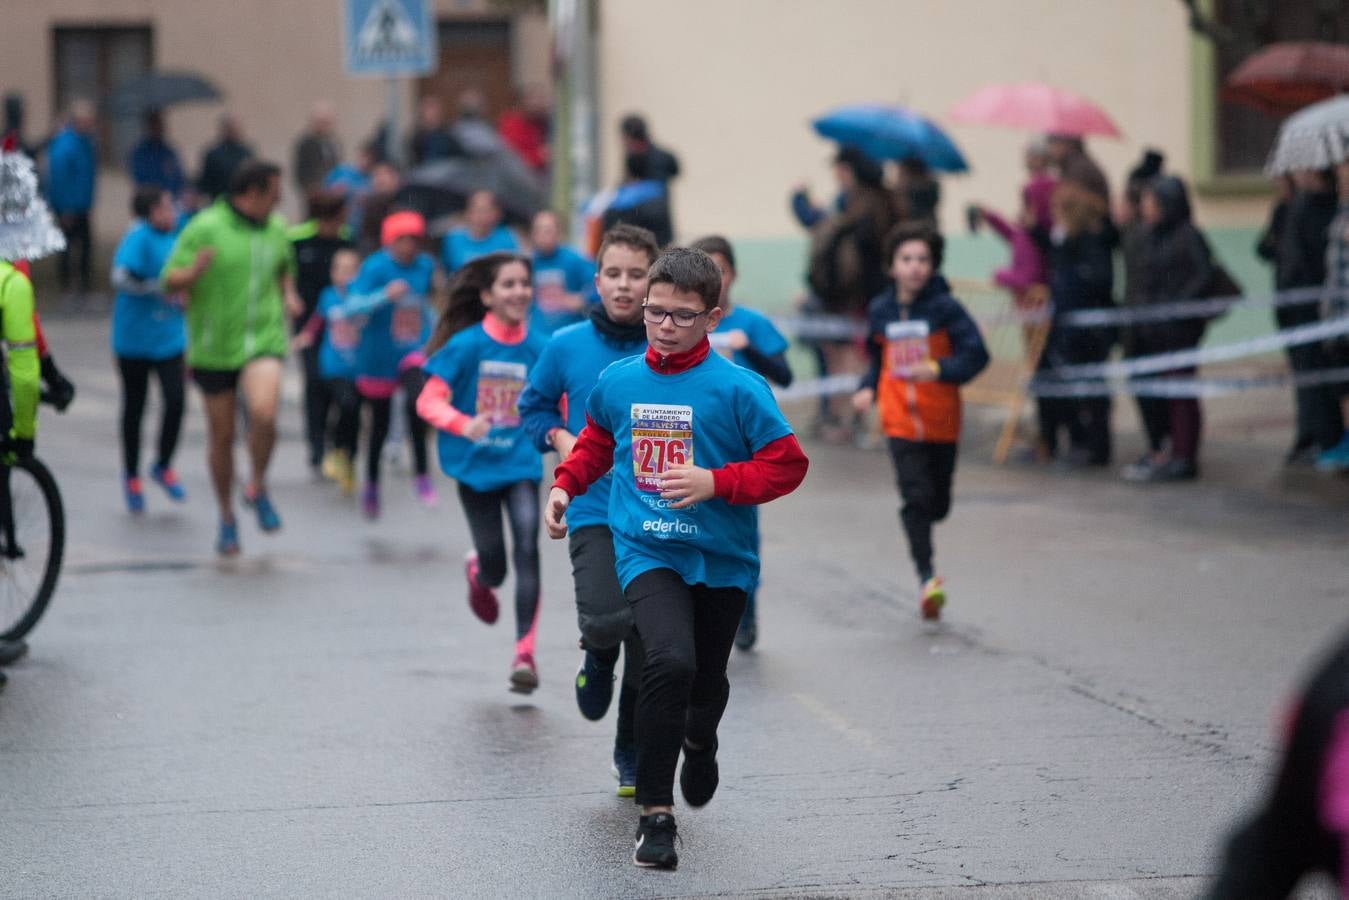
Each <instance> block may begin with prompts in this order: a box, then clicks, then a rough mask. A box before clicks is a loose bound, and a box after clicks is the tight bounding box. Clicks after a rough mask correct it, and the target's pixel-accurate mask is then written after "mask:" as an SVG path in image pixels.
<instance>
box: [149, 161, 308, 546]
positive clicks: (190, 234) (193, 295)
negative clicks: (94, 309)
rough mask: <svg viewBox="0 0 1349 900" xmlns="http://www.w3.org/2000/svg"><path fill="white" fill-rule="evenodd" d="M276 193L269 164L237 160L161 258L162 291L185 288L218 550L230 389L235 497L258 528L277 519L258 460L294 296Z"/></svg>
mask: <svg viewBox="0 0 1349 900" xmlns="http://www.w3.org/2000/svg"><path fill="white" fill-rule="evenodd" d="M280 195H281V170H280V169H279V168H277V167H276V166H275V165H272V164H271V163H266V162H262V161H258V160H253V161H249V162H246V163H244V164H243V165H241V166H240V167H239V168H238V169H237V170H236V171H235V173H234V177H233V178H232V179H231V182H230V190H229V194H228V196H226V197H222V198H220V199H219V200H217V201H216V202H215V203H214V204H213V205H212V206H210V207H208V208H207V209H205V210H202V211H201V212H199V213H198V214H197V215H196V216H194V217H193V218H192V220H191V221H190V222H188V224H187V226H186V227H184V228H183V231H182V234H180V235H179V236H178V241H177V243H176V244H175V245H174V248H173V252H172V254H171V255H170V256H169V260H168V262H167V263H165V266H164V273H163V280H164V287H165V292H166V293H168V294H173V293H178V292H186V296H187V310H186V318H187V364H188V366H189V367H190V368H191V369H192V376H193V378H194V379H195V380H196V382H197V385H198V386H199V387H200V388H201V390H202V393H203V394H204V395H205V404H206V426H207V433H208V438H209V448H210V449H209V451H208V456H207V461H208V463H209V465H210V469H211V481H212V484H213V485H214V487H215V495H216V501H217V503H219V505H220V534H219V538H218V540H217V542H216V551H217V552H218V553H220V554H221V555H222V556H234V555H236V554H238V552H239V530H238V526H237V525H236V523H235V520H234V504H233V500H232V492H233V482H234V423H235V420H236V415H237V402H238V396H239V394H240V393H242V395H243V401H244V405H245V407H246V409H247V411H248V453H249V457H250V459H251V462H252V479H251V481H250V482H249V483H248V485H247V486H246V487H245V489H244V496H245V499H246V500H247V501H248V502H250V503H252V504H253V506H254V508H255V510H256V512H257V515H258V527H260V528H261V529H262V530H263V531H265V532H273V531H276V530H277V529H279V528H280V527H281V517H280V516H279V515H277V512H276V508H275V507H274V506H272V502H271V500H270V498H269V497H268V496H267V480H266V478H267V464H268V462H269V461H270V460H271V456H272V448H273V446H274V445H275V443H276V412H277V406H278V405H279V404H280V399H281V368H282V363H283V361H284V360H285V357H286V350H287V331H286V315H287V313H288V312H289V313H290V314H292V315H294V314H295V311H296V310H297V309H298V308H299V306H300V299H299V297H298V295H297V294H296V293H295V286H294V276H295V255H294V251H293V250H292V249H291V244H290V240H289V239H288V238H287V236H286V225H285V222H284V221H283V220H282V219H281V218H280V217H279V216H274V215H272V211H273V210H274V209H275V208H276V204H277V200H278V199H279V198H280Z"/></svg>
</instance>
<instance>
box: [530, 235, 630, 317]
mask: <svg viewBox="0 0 1349 900" xmlns="http://www.w3.org/2000/svg"><path fill="white" fill-rule="evenodd" d="M529 243H530V244H531V245H532V246H533V248H534V315H533V317H532V319H531V321H530V326H531V327H532V328H533V329H534V330H535V331H537V332H539V333H540V334H543V335H551V334H553V333H554V332H556V331H558V330H559V329H562V328H565V327H567V326H568V325H574V324H576V323H577V322H583V321H585V319H586V313H587V310H589V309H590V307H591V303H592V302H593V301H594V300H595V299H596V294H595V264H594V263H593V262H591V261H590V260H589V259H587V258H586V257H584V256H582V255H581V254H580V253H578V252H577V251H575V250H573V249H572V248H571V247H567V246H564V245H563V244H562V224H561V222H559V221H558V217H557V213H555V212H553V211H552V210H551V209H545V210H543V211H541V212H539V213H538V214H536V215H535V216H534V221H533V223H532V224H531V226H530V229H529ZM648 265H650V263H648Z"/></svg>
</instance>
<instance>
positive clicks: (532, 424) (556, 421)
mask: <svg viewBox="0 0 1349 900" xmlns="http://www.w3.org/2000/svg"><path fill="white" fill-rule="evenodd" d="M552 350H553V347H552V345H551V344H550V345H548V346H546V347H544V348H543V353H541V354H540V355H539V361H538V362H536V363H535V364H534V368H533V370H531V371H530V373H529V383H528V384H527V385H525V389H524V390H523V391H522V392H521V393H520V399H519V400H518V401H517V408H518V409H519V410H520V424H521V425H523V426H524V428H525V434H527V435H529V439H530V440H531V441H533V442H534V448H535V449H536V450H538V451H539V452H540V453H547V452H548V451H549V450H552V449H554V444H553V432H554V431H557V432H565V431H567V423H566V422H565V421H563V419H562V411H561V406H560V404H561V402H562V395H563V391H562V386H561V385H560V384H558V382H559V380H560V378H559V372H558V368H557V362H556V358H557V354H556V353H554V352H552ZM567 437H569V438H573V436H572V435H571V433H570V432H568V433H567ZM573 440H574V438H573ZM563 455H564V456H565V454H563Z"/></svg>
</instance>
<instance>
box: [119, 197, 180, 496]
mask: <svg viewBox="0 0 1349 900" xmlns="http://www.w3.org/2000/svg"><path fill="white" fill-rule="evenodd" d="M131 209H132V212H133V213H134V214H135V216H136V222H135V224H133V225H132V226H131V230H130V231H128V232H127V234H126V236H125V237H124V238H122V242H121V243H120V244H118V245H117V252H116V253H115V254H114V255H113V260H112V285H113V287H114V288H115V289H116V291H117V299H116V301H114V304H113V309H112V352H113V356H114V357H116V359H117V371H118V373H119V374H120V375H121V379H122V427H121V438H122V473H123V493H124V495H125V497H126V505H127V509H128V510H129V511H130V512H131V513H132V514H139V513H141V512H143V511H144V510H145V495H144V493H143V492H142V491H141V479H140V445H141V419H142V417H143V416H144V414H145V400H146V396H147V394H148V393H149V390H150V374H151V373H154V375H155V377H156V379H158V381H159V391H160V394H161V396H162V397H163V398H164V412H163V417H162V418H161V420H160V424H159V445H158V456H157V457H156V460H155V464H154V466H152V467H151V469H150V477H151V478H152V479H154V481H155V482H156V483H157V484H159V485H160V486H161V487H163V488H164V490H165V491H166V492H167V493H168V495H169V497H170V498H171V499H172V500H174V501H175V502H179V503H181V502H182V501H183V500H184V499H186V496H187V495H186V492H185V491H184V490H183V486H182V484H181V483H180V482H179V480H178V475H177V473H175V472H174V470H173V454H174V451H175V450H177V447H178V435H179V433H180V432H181V430H182V424H183V408H184V399H183V350H184V349H185V348H186V346H187V329H186V326H185V325H184V324H183V304H182V298H181V297H172V298H170V297H165V296H164V294H163V293H162V292H161V288H160V282H159V272H160V270H161V269H163V268H164V262H165V260H167V259H168V258H169V254H170V252H172V250H173V242H174V239H175V238H176V237H177V230H176V222H177V218H178V212H177V210H176V209H175V207H174V205H173V195H171V194H170V193H169V192H168V191H166V190H164V189H163V188H161V187H143V188H140V189H138V190H137V191H136V194H135V197H134V198H133V199H132V202H131Z"/></svg>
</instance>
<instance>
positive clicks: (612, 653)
mask: <svg viewBox="0 0 1349 900" xmlns="http://www.w3.org/2000/svg"><path fill="white" fill-rule="evenodd" d="M659 254H660V248H659V247H657V246H656V236H655V235H654V234H652V233H651V232H649V231H647V230H646V229H645V228H638V227H637V226H635V225H616V226H614V227H613V228H611V229H609V230H608V231H607V232H605V234H604V238H603V240H602V241H601V242H600V252H599V259H600V271H599V275H598V276H597V277H596V278H595V280H594V283H595V286H596V287H597V288H598V289H599V294H600V302H599V304H598V305H597V306H595V307H593V308H592V309H591V312H590V321H588V322H583V323H581V324H579V325H572V326H570V327H567V328H564V329H562V330H561V331H559V332H558V333H557V334H555V335H554V336H553V339H552V340H551V341H549V342H548V346H546V347H544V348H543V355H542V356H540V357H539V362H538V365H536V366H535V367H534V370H533V371H532V372H530V374H529V386H528V387H526V388H525V392H524V393H523V394H521V395H520V415H521V417H522V418H523V419H524V424H525V429H526V430H527V431H528V432H529V434H530V437H531V438H533V439H534V444H535V446H536V447H538V448H539V449H540V450H541V451H544V452H547V451H548V450H557V452H558V454H559V455H560V456H561V457H562V459H566V458H567V454H568V453H570V452H571V448H572V445H573V444H575V443H576V436H577V435H578V434H580V433H581V429H582V428H584V427H585V417H586V401H587V400H589V399H590V392H591V391H592V390H593V389H594V387H595V383H596V382H598V381H599V379H600V373H601V372H603V371H604V370H605V369H606V368H608V366H609V365H610V364H611V363H614V362H617V361H618V360H620V359H627V358H628V357H630V356H636V355H640V354H641V353H642V351H643V350H645V349H646V326H645V325H644V324H643V322H642V300H643V299H644V298H645V297H646V273H647V270H648V269H650V268H651V264H652V263H653V262H655V261H656V257H657V256H658V255H659ZM535 293H536V294H537V293H538V291H537V288H536V290H535ZM563 411H565V413H564V412H563ZM563 415H565V419H564V418H563ZM611 481H612V479H610V478H609V476H607V475H606V476H605V477H604V478H602V479H601V480H600V481H599V483H597V484H595V485H593V486H592V487H591V489H590V490H589V491H587V492H586V493H585V494H584V495H583V496H581V497H578V498H577V499H576V502H575V503H573V504H572V505H571V507H570V508H569V509H568V512H567V523H568V524H569V525H570V526H571V536H570V538H569V551H570V555H571V569H572V578H573V580H574V581H575V584H576V620H577V624H578V625H579V626H580V629H581V648H582V649H583V650H584V651H585V658H584V659H583V660H582V662H581V668H580V670H579V671H578V672H577V673H576V705H577V706H578V707H580V710H581V715H583V716H585V717H586V718H587V719H590V720H591V721H599V720H600V719H602V718H604V714H605V713H606V712H607V711H608V709H609V701H610V700H612V699H613V693H614V668H615V667H616V666H617V665H618V655H619V651H620V650H622V649H623V648H624V647H626V648H627V657H628V658H627V662H626V663H625V664H624V667H623V686H622V689H621V690H620V691H619V694H618V727H617V733H616V734H615V736H614V767H613V772H614V775H615V776H616V777H617V778H618V795H619V796H620V797H631V796H633V794H634V793H636V791H637V743H636V738H635V737H634V735H633V721H634V718H635V715H636V711H637V691H638V688H639V686H640V684H641V674H642V649H641V642H640V640H639V639H638V637H637V633H636V631H635V630H634V629H633V627H632V609H631V608H630V607H629V606H628V601H627V598H625V597H624V596H623V588H621V587H620V586H619V584H618V575H617V573H616V572H615V571H614V539H613V534H612V533H611V532H610V531H609V484H610V482H611Z"/></svg>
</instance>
